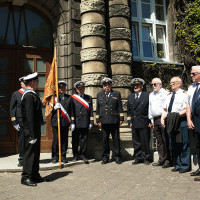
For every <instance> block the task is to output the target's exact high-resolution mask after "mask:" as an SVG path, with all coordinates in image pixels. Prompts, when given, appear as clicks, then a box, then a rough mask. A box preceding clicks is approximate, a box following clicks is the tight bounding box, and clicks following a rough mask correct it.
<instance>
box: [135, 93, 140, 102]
mask: <svg viewBox="0 0 200 200" xmlns="http://www.w3.org/2000/svg"><path fill="white" fill-rule="evenodd" d="M138 99H139V94H138V93H136V94H135V100H136V101H137V100H138Z"/></svg>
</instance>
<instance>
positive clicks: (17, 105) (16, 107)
mask: <svg viewBox="0 0 200 200" xmlns="http://www.w3.org/2000/svg"><path fill="white" fill-rule="evenodd" d="M21 98H22V94H21V93H20V92H19V91H15V92H13V94H12V98H11V101H10V117H11V121H12V124H13V125H16V124H19V125H20V126H23V121H22V111H21Z"/></svg>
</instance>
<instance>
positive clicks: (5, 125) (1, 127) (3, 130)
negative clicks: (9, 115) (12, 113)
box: [0, 122, 8, 136]
mask: <svg viewBox="0 0 200 200" xmlns="http://www.w3.org/2000/svg"><path fill="white" fill-rule="evenodd" d="M0 130H1V131H0V136H8V123H7V122H1V123H0Z"/></svg>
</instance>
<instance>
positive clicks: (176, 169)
mask: <svg viewBox="0 0 200 200" xmlns="http://www.w3.org/2000/svg"><path fill="white" fill-rule="evenodd" d="M178 171H180V169H179V168H175V167H174V168H173V169H172V170H171V172H178Z"/></svg>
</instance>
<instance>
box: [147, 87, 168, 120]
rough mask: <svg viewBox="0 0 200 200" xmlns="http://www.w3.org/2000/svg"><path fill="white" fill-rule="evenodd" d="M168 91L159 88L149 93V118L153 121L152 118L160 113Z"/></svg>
mask: <svg viewBox="0 0 200 200" xmlns="http://www.w3.org/2000/svg"><path fill="white" fill-rule="evenodd" d="M167 95H168V92H167V91H166V90H165V89H164V88H161V89H160V90H159V91H158V92H154V91H153V92H152V93H151V94H150V95H149V119H150V120H151V123H153V122H154V121H153V118H154V117H158V116H161V115H162V112H163V110H164V105H165V101H166V97H167Z"/></svg>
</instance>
